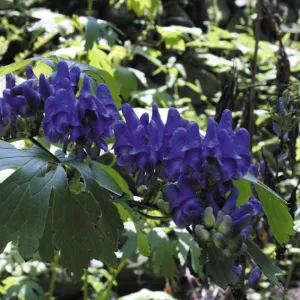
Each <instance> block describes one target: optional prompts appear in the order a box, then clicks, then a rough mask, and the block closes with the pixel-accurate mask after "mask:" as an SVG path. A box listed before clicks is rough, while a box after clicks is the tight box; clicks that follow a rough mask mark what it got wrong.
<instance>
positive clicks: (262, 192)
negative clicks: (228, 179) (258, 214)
mask: <svg viewBox="0 0 300 300" xmlns="http://www.w3.org/2000/svg"><path fill="white" fill-rule="evenodd" d="M251 183H253V184H254V186H255V189H256V191H257V194H258V197H259V200H260V202H261V204H262V207H263V211H264V212H265V214H266V215H267V217H268V222H269V224H270V227H271V229H272V232H273V234H274V236H275V238H276V240H277V241H278V242H279V243H287V242H288V241H289V239H290V236H291V235H294V234H295V232H294V230H293V219H292V216H291V215H290V213H289V210H288V207H287V204H286V202H285V201H284V200H283V199H282V198H281V197H280V196H279V195H278V194H276V193H275V192H274V191H273V190H271V189H270V188H269V187H267V186H266V185H265V184H264V183H263V182H261V181H259V180H258V179H257V178H255V177H254V176H253V175H252V174H250V173H248V174H247V175H246V176H245V177H244V178H242V179H239V180H237V181H235V182H234V184H235V186H237V188H238V189H239V193H240V194H241V196H239V200H238V203H239V204H244V203H246V202H247V201H248V200H249V197H248V196H249V190H251ZM241 197H244V198H243V199H241ZM245 199H247V200H245Z"/></svg>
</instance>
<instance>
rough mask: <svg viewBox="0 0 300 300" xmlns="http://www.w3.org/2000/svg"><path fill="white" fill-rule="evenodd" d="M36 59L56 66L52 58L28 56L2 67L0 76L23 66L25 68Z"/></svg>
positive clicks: (52, 66) (53, 66)
mask: <svg viewBox="0 0 300 300" xmlns="http://www.w3.org/2000/svg"><path fill="white" fill-rule="evenodd" d="M34 61H40V62H43V63H45V64H47V65H49V66H50V67H51V68H52V69H54V68H55V63H54V62H53V60H52V59H50V58H47V57H42V56H37V57H32V58H28V59H25V60H22V61H18V62H15V63H12V64H10V65H7V66H4V67H1V68H0V77H1V76H4V75H6V74H9V73H13V72H16V71H18V70H20V69H22V68H25V67H26V66H27V65H29V64H31V63H32V62H34Z"/></svg>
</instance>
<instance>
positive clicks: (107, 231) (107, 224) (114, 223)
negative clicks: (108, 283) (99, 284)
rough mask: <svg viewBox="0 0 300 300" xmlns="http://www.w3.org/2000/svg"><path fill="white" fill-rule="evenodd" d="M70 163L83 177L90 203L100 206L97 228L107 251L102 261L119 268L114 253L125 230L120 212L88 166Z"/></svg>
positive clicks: (74, 162)
mask: <svg viewBox="0 0 300 300" xmlns="http://www.w3.org/2000/svg"><path fill="white" fill-rule="evenodd" d="M69 163H70V165H72V166H74V167H75V168H77V169H78V171H79V172H80V174H81V176H82V177H83V179H84V182H85V187H86V190H87V194H88V197H87V198H88V199H89V201H90V202H95V203H97V205H98V206H99V212H100V214H98V217H99V218H98V224H97V226H98V230H99V232H100V234H101V235H102V236H103V242H104V246H105V249H106V250H105V251H104V252H103V253H101V261H103V263H106V264H108V265H110V266H112V267H117V260H116V256H115V254H114V253H113V251H114V250H115V243H116V239H117V238H118V237H119V236H120V234H121V232H122V231H123V229H124V227H123V222H122V220H121V218H120V215H119V213H118V210H117V208H116V207H115V206H114V204H113V203H112V202H111V201H110V195H109V194H108V193H107V192H106V191H104V190H103V189H102V188H101V186H100V185H99V184H98V183H97V181H96V180H95V178H94V175H93V172H92V170H91V169H90V168H89V166H88V165H86V164H84V163H81V162H77V161H73V162H69ZM95 209H96V207H95ZM91 213H92V211H91Z"/></svg>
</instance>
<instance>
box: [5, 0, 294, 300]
mask: <svg viewBox="0 0 300 300" xmlns="http://www.w3.org/2000/svg"><path fill="white" fill-rule="evenodd" d="M299 10H300V1H297V0H295V1H288V0H286V1H279V0H260V1H255V0H253V1H251V0H235V1H234V0H219V1H217V0H207V1H202V0H194V1H192V0H165V1H163V0H94V1H92V0H91V1H80V0H78V1H76V0H73V1H66V0H60V1H57V0H52V1H43V0H15V1H12V0H1V1H0V17H1V18H0V20H1V23H0V66H6V65H9V64H11V63H13V62H19V63H20V64H22V62H24V60H26V59H28V58H32V57H35V56H41V55H42V56H45V57H46V56H49V57H52V58H53V57H55V56H59V57H63V58H66V59H72V60H75V61H78V62H83V63H87V64H89V65H90V66H93V67H96V68H101V69H104V70H105V71H107V72H108V73H109V74H110V75H111V76H112V77H114V79H115V80H116V81H117V83H118V86H117V87H116V90H115V95H114V100H115V101H116V102H117V103H118V105H120V104H121V103H131V104H132V105H133V106H134V107H136V112H137V113H138V114H142V112H144V110H147V109H149V107H151V105H152V103H153V102H156V103H157V104H158V105H159V107H160V108H161V110H160V111H161V113H162V115H163V117H166V112H167V108H169V107H171V106H174V107H176V108H178V109H179V111H180V112H181V114H182V115H183V116H184V117H185V118H187V119H190V120H194V121H196V122H197V123H198V124H199V127H200V129H201V130H203V131H204V132H205V129H206V125H207V118H208V117H209V116H214V117H215V118H216V119H218V118H219V117H220V115H221V113H222V111H223V110H224V109H225V108H229V109H231V110H232V111H233V112H234V121H235V126H236V128H239V127H245V128H247V129H248V131H249V132H250V133H251V136H252V153H253V155H254V158H255V161H256V162H257V163H259V162H260V161H261V160H262V159H264V160H265V162H266V177H265V184H267V185H268V186H269V187H271V188H272V189H274V190H276V191H277V192H278V193H279V194H280V195H281V196H282V197H283V198H284V199H285V200H287V201H288V204H289V208H290V213H291V214H292V216H293V217H294V220H295V230H296V231H298V232H300V206H299V204H300V196H299V174H300V166H299V160H300V139H299V102H300V100H299V99H300V84H299V80H300V40H299V33H300V19H299ZM19 66H20V65H19ZM11 68H12V69H11V71H14V69H13V67H11ZM46 69H47V65H46V64H43V63H38V64H36V66H35V69H34V70H35V73H36V74H40V73H42V72H47V70H46ZM18 72H19V74H18V75H19V81H20V82H21V81H22V77H23V75H24V74H23V73H22V71H18ZM104 74H106V73H104ZM0 76H1V74H0ZM103 76H104V75H103ZM107 78H109V77H107ZM4 84H5V80H4V77H0V90H3V89H4ZM118 89H119V90H120V97H119V96H118ZM282 95H283V97H284V99H285V104H286V111H285V112H284V114H280V113H279V110H278V97H279V96H282ZM289 97H290V98H291V101H290V102H289ZM101 162H102V163H104V164H106V165H109V166H110V167H114V168H116V169H117V171H118V172H119V173H120V174H122V177H123V179H124V180H125V181H126V183H127V184H128V186H129V188H130V190H131V191H133V192H136V190H135V186H134V181H133V180H132V178H131V177H130V176H129V175H128V173H127V172H126V170H123V169H121V168H120V167H117V166H115V158H114V156H113V155H112V154H110V153H107V154H105V155H104V156H102V157H101ZM104 171H105V170H104ZM0 174H1V173H0ZM107 176H117V175H116V174H108V175H107ZM121 188H122V187H121ZM139 223H140V224H139V225H140V227H135V226H134V224H133V223H132V222H127V223H126V231H125V232H124V233H123V237H122V239H121V240H120V242H119V245H117V247H118V248H119V249H120V251H119V252H118V255H119V259H120V264H119V267H118V269H117V270H113V269H110V268H107V267H106V266H105V265H103V264H102V263H101V262H100V261H95V260H94V261H92V262H91V265H90V267H89V269H88V271H87V272H86V273H85V275H84V277H83V278H82V281H81V282H80V283H79V284H77V285H73V284H72V283H71V279H70V278H69V277H68V276H67V275H66V273H65V271H64V270H63V269H61V267H60V263H59V261H60V260H59V254H57V255H56V256H55V257H54V258H53V262H52V263H51V264H45V263H43V262H41V261H40V259H39V255H38V254H36V256H35V257H34V258H33V259H31V260H30V261H28V262H24V261H23V259H22V258H21V257H20V255H19V254H18V252H17V250H16V248H15V245H13V244H8V245H7V247H6V248H5V250H4V252H3V253H2V254H1V255H0V279H1V284H0V295H1V296H0V298H1V299H26V300H27V299H28V300H30V299H51V298H52V299H120V300H121V299H123V300H130V299H194V300H195V299H232V297H233V294H234V291H232V290H230V289H229V288H228V289H227V290H225V291H224V290H222V289H220V288H219V287H217V286H216V284H214V282H211V281H210V280H209V278H207V276H206V273H205V269H203V267H202V263H201V261H199V260H198V257H199V251H200V250H199V248H198V247H197V246H196V245H195V242H194V241H193V240H192V239H191V238H190V236H189V234H188V233H187V232H184V231H181V230H179V229H176V227H175V225H174V224H173V223H170V224H166V222H163V221H157V220H149V219H141V220H140V222H139ZM139 230H142V231H143V232H145V233H146V234H147V238H148V241H149V243H148V242H147V241H146V240H141V239H140V238H139V240H138V238H137V236H138V235H139V232H137V231H139ZM256 242H257V243H258V244H259V245H260V246H261V248H262V249H263V251H264V252H265V253H266V254H267V255H268V256H269V257H270V258H272V259H274V261H275V262H276V263H277V264H278V265H279V266H280V267H281V269H282V270H283V272H282V274H281V275H280V276H279V281H280V283H281V284H282V285H283V286H284V287H285V289H286V290H284V289H281V288H279V287H277V286H274V285H273V284H271V283H270V282H269V281H268V280H265V278H263V279H262V280H261V282H260V284H259V288H258V289H257V291H254V290H251V291H249V293H248V299H282V298H283V297H285V299H299V295H300V287H299V284H300V268H299V263H300V244H299V242H300V236H299V233H298V234H297V235H295V236H294V237H293V238H292V239H291V241H290V243H289V244H287V245H285V246H281V245H279V244H277V243H276V242H275V240H274V239H273V238H271V236H270V230H269V226H268V224H267V222H265V223H264V224H263V227H262V228H261V229H260V231H259V234H258V236H257V239H256ZM138 243H139V245H140V244H141V243H142V248H143V254H144V255H142V254H141V253H139V251H138V249H137V248H138V247H137V246H138ZM166 254H167V255H166ZM146 255H149V256H146ZM247 266H248V265H247ZM248 267H249V268H247V270H246V272H249V269H250V267H251V264H249V266H248ZM150 290H151V291H150ZM235 297H236V299H239V298H238V296H237V295H235Z"/></svg>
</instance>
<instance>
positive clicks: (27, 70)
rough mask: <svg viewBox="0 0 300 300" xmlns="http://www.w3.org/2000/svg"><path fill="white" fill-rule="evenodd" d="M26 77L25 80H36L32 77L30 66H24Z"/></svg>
mask: <svg viewBox="0 0 300 300" xmlns="http://www.w3.org/2000/svg"><path fill="white" fill-rule="evenodd" d="M26 77H27V79H37V78H36V76H35V75H34V72H33V69H32V66H31V65H27V66H26Z"/></svg>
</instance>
